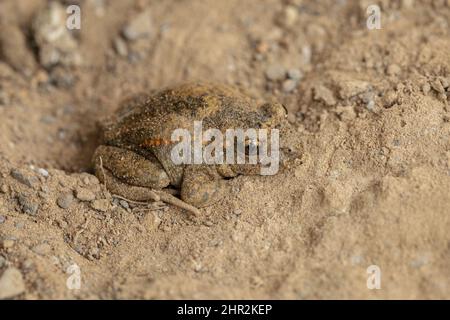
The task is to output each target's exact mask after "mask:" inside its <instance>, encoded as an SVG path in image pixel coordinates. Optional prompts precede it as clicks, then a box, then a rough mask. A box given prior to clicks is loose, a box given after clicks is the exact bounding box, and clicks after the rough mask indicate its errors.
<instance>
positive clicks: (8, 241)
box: [2, 239, 15, 249]
mask: <svg viewBox="0 0 450 320" xmlns="http://www.w3.org/2000/svg"><path fill="white" fill-rule="evenodd" d="M14 243H15V242H14V240H12V239H5V240H3V243H2V246H3V248H5V249H11V248H12V247H14Z"/></svg>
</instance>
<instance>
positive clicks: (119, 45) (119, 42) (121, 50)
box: [114, 37, 128, 57]
mask: <svg viewBox="0 0 450 320" xmlns="http://www.w3.org/2000/svg"><path fill="white" fill-rule="evenodd" d="M114 50H116V52H117V54H118V55H119V56H121V57H126V56H127V55H128V47H127V44H126V42H125V41H123V39H122V38H120V37H117V38H115V39H114Z"/></svg>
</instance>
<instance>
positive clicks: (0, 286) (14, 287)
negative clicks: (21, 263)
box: [0, 267, 25, 300]
mask: <svg viewBox="0 0 450 320" xmlns="http://www.w3.org/2000/svg"><path fill="white" fill-rule="evenodd" d="M23 292H25V283H24V281H23V276H22V273H21V272H20V271H19V270H18V269H17V268H14V267H10V268H8V269H6V270H5V272H3V274H2V276H1V278H0V300H1V299H10V298H14V297H15V296H18V295H20V294H22V293H23Z"/></svg>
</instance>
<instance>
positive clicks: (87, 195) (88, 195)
mask: <svg viewBox="0 0 450 320" xmlns="http://www.w3.org/2000/svg"><path fill="white" fill-rule="evenodd" d="M75 195H76V197H77V199H78V200H80V201H92V200H95V194H94V193H93V192H92V191H91V190H89V189H86V188H77V189H76V191H75Z"/></svg>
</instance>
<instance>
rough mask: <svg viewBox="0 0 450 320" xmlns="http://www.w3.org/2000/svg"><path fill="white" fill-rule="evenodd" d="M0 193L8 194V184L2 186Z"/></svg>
mask: <svg viewBox="0 0 450 320" xmlns="http://www.w3.org/2000/svg"><path fill="white" fill-rule="evenodd" d="M0 192H2V193H7V192H8V186H7V185H6V184H2V186H1V187H0Z"/></svg>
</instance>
